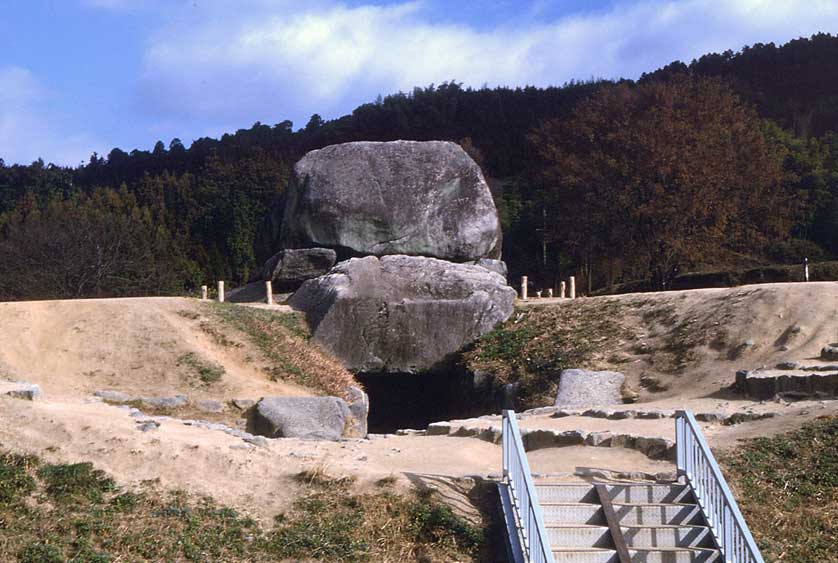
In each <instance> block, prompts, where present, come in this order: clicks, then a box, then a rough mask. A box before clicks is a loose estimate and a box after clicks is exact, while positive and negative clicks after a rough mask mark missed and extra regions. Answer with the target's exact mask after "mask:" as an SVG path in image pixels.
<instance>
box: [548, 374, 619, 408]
mask: <svg viewBox="0 0 838 563" xmlns="http://www.w3.org/2000/svg"><path fill="white" fill-rule="evenodd" d="M625 379H626V377H625V376H624V375H623V374H622V373H619V372H616V371H589V370H584V369H565V370H562V372H561V374H560V375H559V391H558V393H557V394H556V402H555V405H556V406H557V407H562V406H572V405H615V404H619V403H622V402H623V396H622V387H623V383H624V382H625Z"/></svg>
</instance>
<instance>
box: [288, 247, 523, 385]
mask: <svg viewBox="0 0 838 563" xmlns="http://www.w3.org/2000/svg"><path fill="white" fill-rule="evenodd" d="M515 295H516V294H515V290H514V289H512V288H511V287H509V286H507V285H506V280H504V278H503V277H502V276H501V275H499V274H497V273H495V272H492V271H490V270H487V269H486V268H483V267H480V266H476V265H468V264H455V263H452V262H446V261H444V260H437V259H435V258H425V257H415V256H384V257H381V258H377V257H375V256H367V257H364V258H353V259H351V260H348V261H345V262H341V263H339V264H338V265H337V266H335V267H334V268H332V270H331V272H330V273H329V274H327V275H325V276H322V277H319V278H315V279H313V280H309V281H307V282H305V283H304V284H303V285H302V287H300V289H299V290H298V291H297V292H296V293H295V294H294V295H293V296H291V299H290V301H289V304H290V305H291V306H292V307H294V308H295V309H297V310H300V311H303V312H304V313H305V314H306V317H307V320H308V323H309V326H310V327H311V330H312V335H313V339H314V341H315V342H317V343H318V344H319V345H320V346H322V347H323V348H325V349H326V350H327V351H329V352H330V353H331V354H332V355H334V356H335V357H336V358H338V359H340V360H341V361H342V362H343V364H344V365H345V366H346V367H347V368H348V369H350V370H353V371H389V372H419V371H423V370H426V369H429V368H432V367H434V366H435V365H437V364H439V363H440V362H441V361H442V360H443V359H444V358H445V357H446V356H448V355H449V354H452V353H454V352H456V351H458V350H460V349H461V348H462V347H463V346H465V345H466V344H468V343H469V342H471V341H473V340H474V339H476V338H477V337H479V336H480V335H482V334H484V333H486V332H488V331H490V330H491V329H492V328H494V327H495V325H497V324H498V323H500V322H502V321H504V320H506V319H507V318H508V317H509V315H511V314H512V308H513V302H514V300H515Z"/></svg>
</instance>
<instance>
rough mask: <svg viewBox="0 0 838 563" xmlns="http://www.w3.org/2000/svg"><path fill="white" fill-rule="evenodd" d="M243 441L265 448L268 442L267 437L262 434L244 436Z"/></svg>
mask: <svg viewBox="0 0 838 563" xmlns="http://www.w3.org/2000/svg"><path fill="white" fill-rule="evenodd" d="M244 441H245V442H246V443H248V444H253V445H254V446H259V447H260V448H267V447H268V444H269V443H270V442H268V439H267V438H265V437H264V436H249V437H247V438H245V439H244Z"/></svg>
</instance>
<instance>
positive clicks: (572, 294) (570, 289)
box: [521, 276, 576, 301]
mask: <svg viewBox="0 0 838 563" xmlns="http://www.w3.org/2000/svg"><path fill="white" fill-rule="evenodd" d="M528 284H529V278H528V277H527V276H521V299H522V300H523V301H526V300H527V299H529V292H528V288H527V285H528ZM535 296H536V297H538V298H541V297H544V292H543V290H541V289H539V290H538V291H536V292H535ZM546 297H547V298H552V297H553V288H552V287H550V288H548V289H547V295H546ZM566 298H570V299H576V276H570V279H569V280H568V282H567V283H565V282H561V283H560V284H559V299H566Z"/></svg>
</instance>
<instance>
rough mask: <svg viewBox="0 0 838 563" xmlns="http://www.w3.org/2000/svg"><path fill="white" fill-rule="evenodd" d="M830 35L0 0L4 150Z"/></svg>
mask: <svg viewBox="0 0 838 563" xmlns="http://www.w3.org/2000/svg"><path fill="white" fill-rule="evenodd" d="M818 31H825V32H832V33H835V32H838V0H590V1H582V0H518V1H514V0H470V1H468V0H467V1H455V0H448V1H445V0H416V1H409V0H407V1H396V0H390V1H376V0H351V1H346V0H344V1H338V0H0V158H3V159H4V160H5V161H6V162H7V163H12V162H22V163H28V162H31V161H32V160H35V159H37V158H39V157H41V158H43V159H44V160H46V161H48V162H55V163H59V164H78V163H80V162H81V161H86V160H87V159H88V158H89V155H90V154H91V153H92V152H94V151H96V152H98V153H100V154H107V152H108V151H109V150H110V149H111V148H113V147H120V148H122V149H124V150H128V151H130V150H131V149H134V148H139V149H150V148H151V147H152V146H153V145H154V143H155V142H156V141H157V140H162V141H163V142H164V143H166V144H168V142H169V141H170V140H171V139H172V138H174V137H178V138H180V139H181V140H182V141H183V142H184V143H186V144H187V145H188V144H190V143H191V142H192V141H193V140H195V139H197V138H199V137H202V136H213V137H216V136H219V135H221V134H222V133H224V132H233V131H235V130H236V129H239V128H243V127H250V126H251V125H252V124H253V123H254V122H256V121H260V122H262V123H267V124H274V123H278V122H280V121H283V120H285V119H290V120H292V121H293V122H294V124H295V128H298V127H302V126H304V125H305V123H306V121H307V120H308V117H309V116H310V115H311V114H312V113H315V112H316V113H319V114H321V115H322V116H323V117H324V118H327V119H328V118H334V117H338V116H340V115H343V114H345V113H348V112H350V111H351V110H352V109H353V108H354V107H356V106H358V105H359V104H361V103H364V102H367V101H371V100H373V99H375V97H376V96H377V95H378V94H383V95H386V94H388V93H392V92H396V91H399V90H402V91H408V90H410V89H412V88H413V87H414V86H426V85H428V84H431V83H440V82H443V81H446V80H457V81H459V82H463V83H464V84H466V85H468V86H475V87H479V86H482V85H484V84H488V85H490V86H494V85H508V86H518V85H521V86H523V85H527V84H534V85H538V86H545V85H550V84H563V83H564V82H566V81H568V80H571V79H588V78H591V77H601V78H618V77H627V78H636V77H637V76H639V75H640V74H641V73H642V72H644V71H647V70H654V69H655V68H657V67H659V66H662V65H664V64H667V63H669V62H671V61H672V60H676V59H679V60H684V61H687V62H688V61H689V60H691V59H692V58H694V57H697V56H700V55H701V54H703V53H706V52H710V51H723V50H725V49H733V50H738V49H740V48H741V47H742V46H743V45H746V44H753V43H755V42H769V41H773V42H775V43H783V42H786V41H788V40H790V39H793V38H795V37H800V36H808V35H811V34H812V33H816V32H818Z"/></svg>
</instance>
